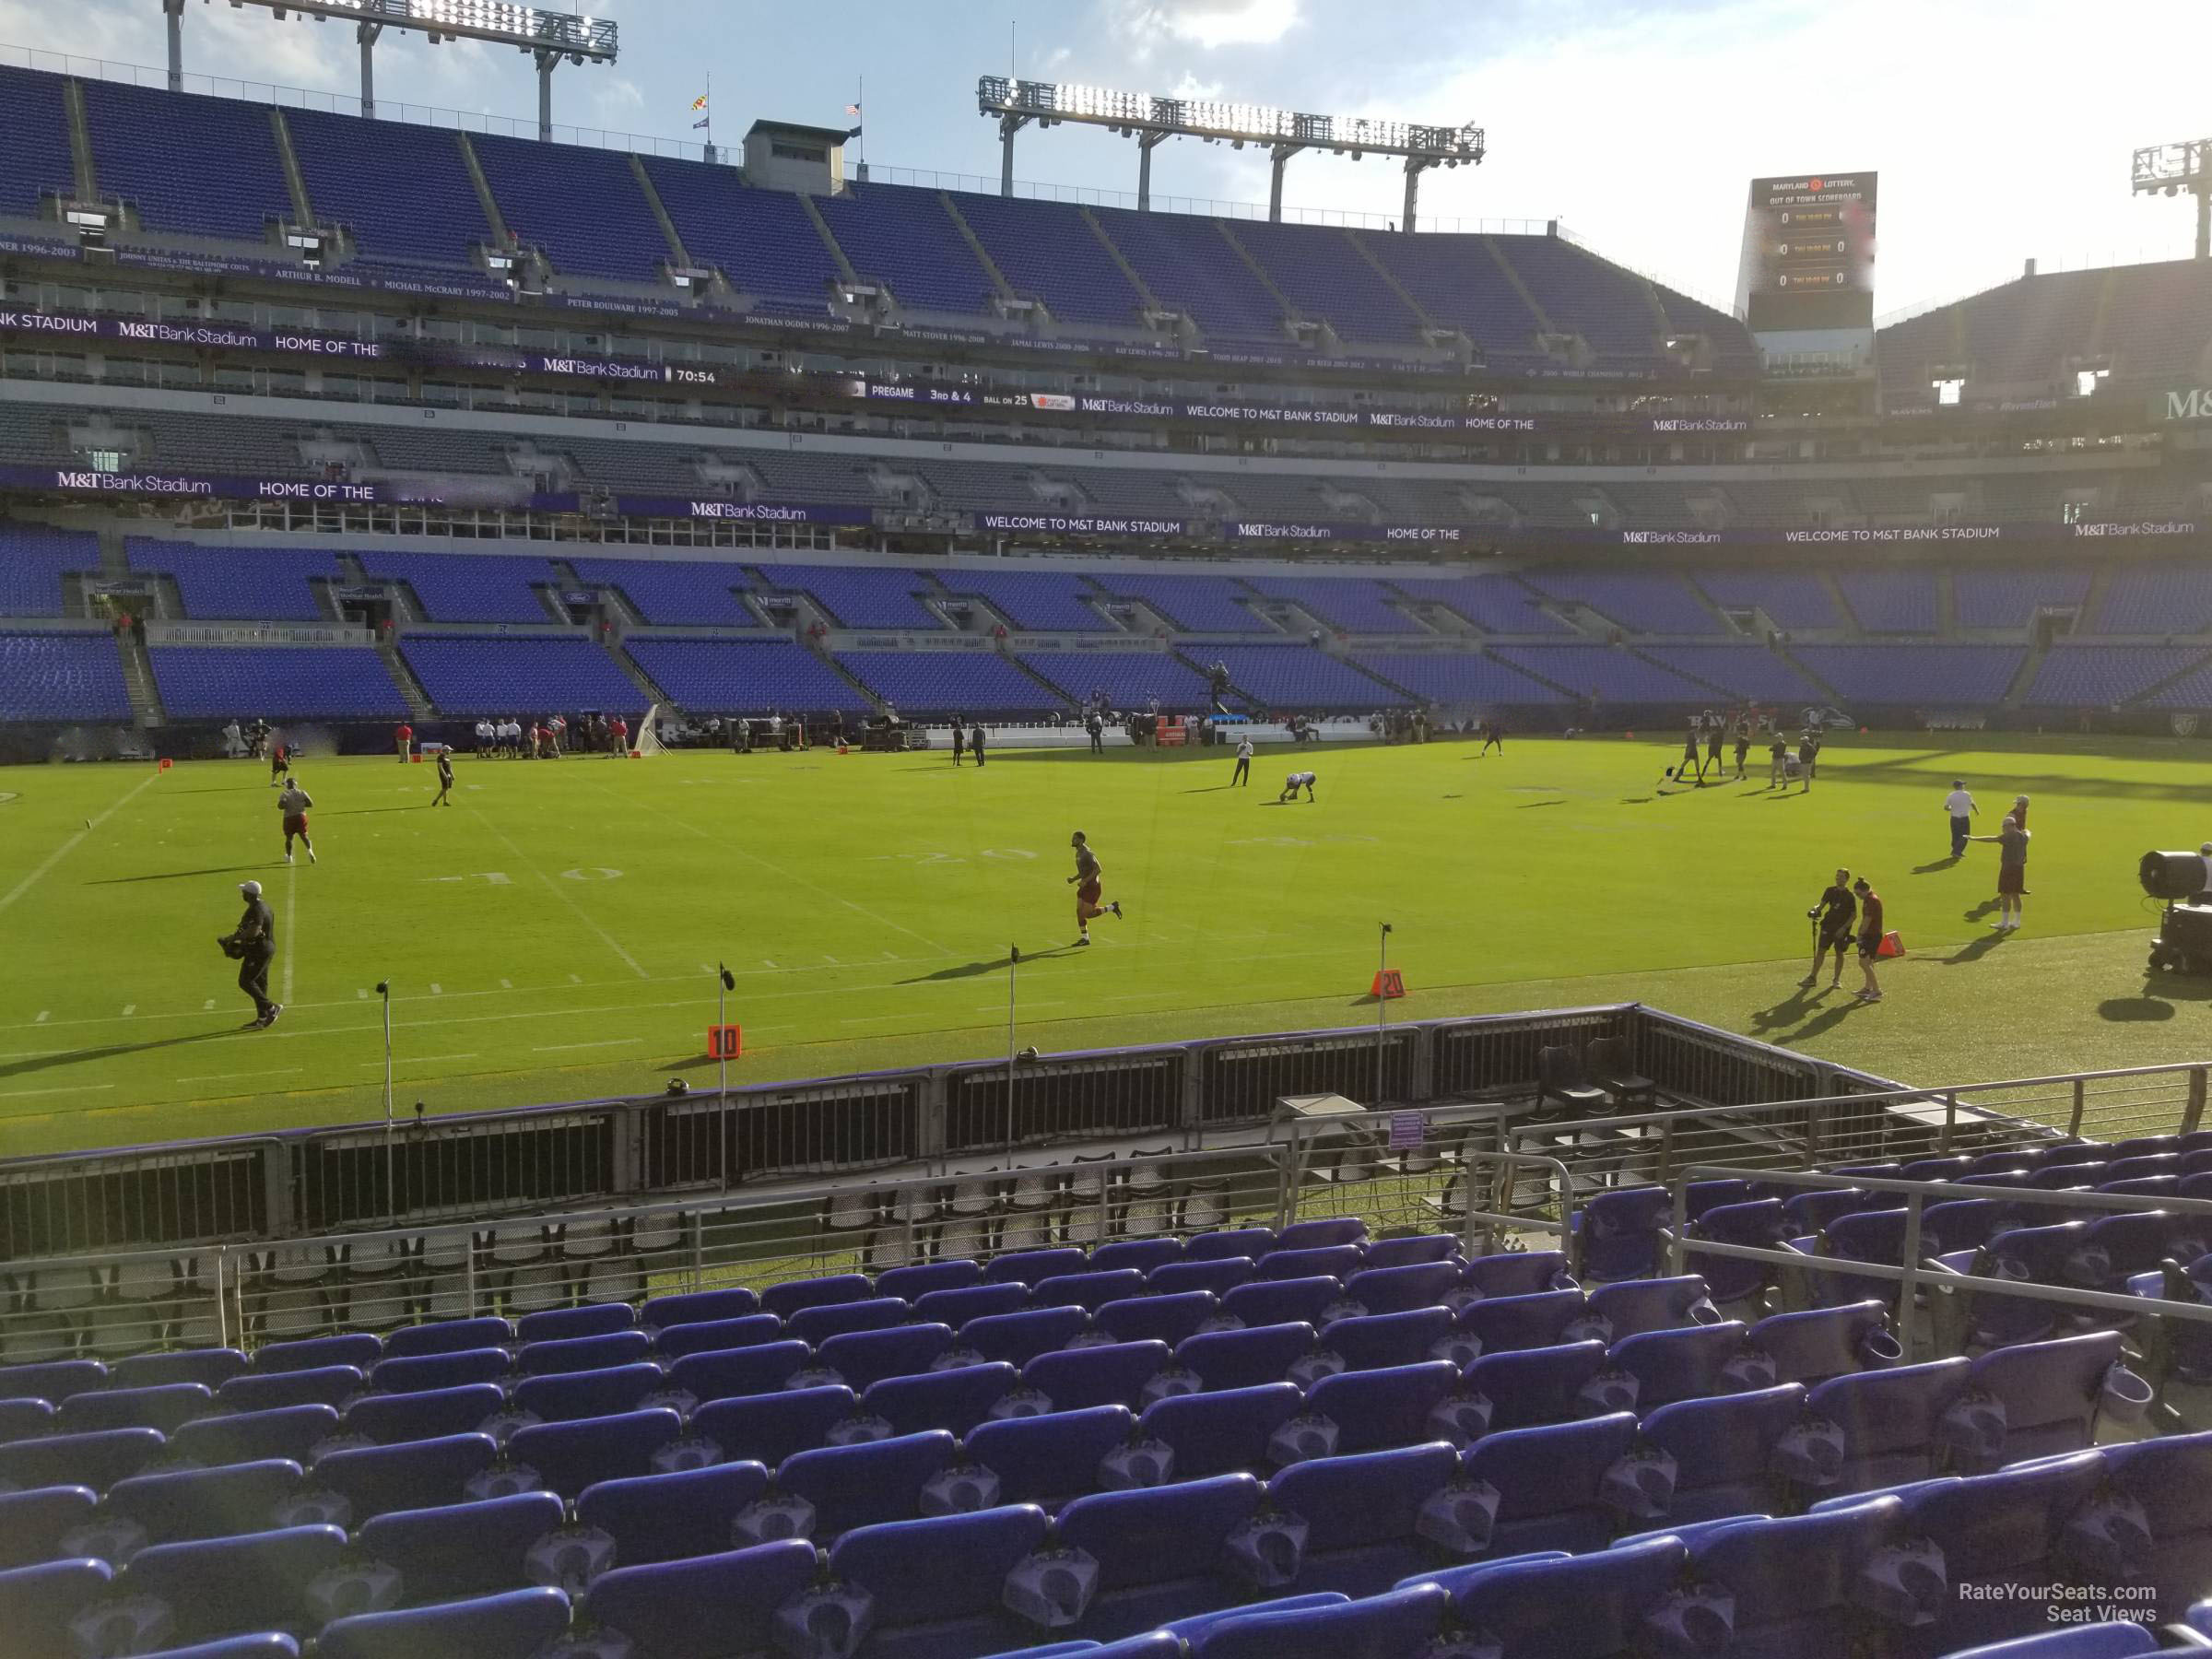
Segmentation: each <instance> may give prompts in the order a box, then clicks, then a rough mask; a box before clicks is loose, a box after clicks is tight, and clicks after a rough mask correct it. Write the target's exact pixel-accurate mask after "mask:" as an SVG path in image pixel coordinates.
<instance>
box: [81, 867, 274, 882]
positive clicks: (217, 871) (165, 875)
mask: <svg viewBox="0 0 2212 1659" xmlns="http://www.w3.org/2000/svg"><path fill="white" fill-rule="evenodd" d="M268 867H269V866H268V865H265V864H250V865H216V866H215V867H214V868H213V869H210V870H163V871H161V872H159V874H157V875H152V876H103V877H100V879H99V880H98V881H88V882H86V883H85V885H86V886H87V887H117V886H121V885H123V884H124V883H126V882H133V881H185V880H188V879H190V878H191V877H194V876H235V875H237V874H238V872H239V871H241V870H265V869H267V868H268Z"/></svg>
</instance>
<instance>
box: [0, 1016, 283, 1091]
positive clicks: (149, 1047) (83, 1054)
mask: <svg viewBox="0 0 2212 1659" xmlns="http://www.w3.org/2000/svg"><path fill="white" fill-rule="evenodd" d="M245 1029H246V1028H245V1027H244V1026H243V1024H240V1025H235V1026H223V1027H221V1028H219V1029H218V1030H212V1031H192V1032H188V1033H186V1034H185V1035H184V1036H182V1037H158V1038H156V1039H155V1040H154V1041H151V1042H109V1043H102V1044H101V1045H100V1047H98V1048H87V1049H68V1050H65V1052H63V1053H58V1054H34V1055H32V1056H31V1057H30V1058H29V1059H28V1060H18V1061H16V1062H14V1063H13V1064H12V1065H0V1078H6V1077H30V1076H32V1075H33V1074H35V1073H38V1072H44V1071H54V1070H56V1069H58V1068H60V1067H62V1066H65V1065H87V1064H88V1063H89V1062H91V1061H95V1060H113V1059H117V1058H120V1057H121V1056H123V1055H124V1054H145V1053H152V1052H154V1051H155V1050H157V1049H168V1048H177V1047H180V1046H182V1045H183V1044H185V1043H188V1042H206V1041H209V1040H210V1039H211V1038H216V1037H233V1036H237V1035H238V1034H240V1033H241V1031H243V1030H245Z"/></svg>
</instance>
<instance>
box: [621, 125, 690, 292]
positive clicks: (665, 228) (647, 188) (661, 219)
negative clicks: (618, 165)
mask: <svg viewBox="0 0 2212 1659" xmlns="http://www.w3.org/2000/svg"><path fill="white" fill-rule="evenodd" d="M629 171H630V176H631V177H632V178H634V179H636V180H637V182H638V191H639V194H641V195H643V196H644V198H645V205H646V206H648V207H650V208H652V209H653V220H654V222H655V223H657V224H658V225H659V226H660V228H661V234H662V235H663V236H665V237H666V238H667V239H668V251H669V253H670V254H671V255H673V258H674V263H675V264H677V265H682V266H685V267H687V268H688V267H689V265H690V264H691V254H690V252H689V250H688V249H687V248H686V247H685V246H684V239H683V238H682V237H681V236H680V235H678V234H677V229H676V220H674V219H673V218H669V216H668V208H667V205H666V204H665V203H664V202H663V201H662V200H661V193H660V192H659V191H657V190H655V189H654V188H653V175H652V174H651V173H649V172H647V171H645V162H644V159H642V158H641V157H640V156H638V155H636V154H634V153H633V154H632V155H631V156H630V158H629Z"/></svg>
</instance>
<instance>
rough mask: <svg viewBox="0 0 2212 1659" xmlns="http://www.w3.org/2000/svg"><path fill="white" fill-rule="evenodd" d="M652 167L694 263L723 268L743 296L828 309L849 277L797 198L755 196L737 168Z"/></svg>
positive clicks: (652, 163) (664, 161)
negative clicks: (835, 286) (833, 291)
mask: <svg viewBox="0 0 2212 1659" xmlns="http://www.w3.org/2000/svg"><path fill="white" fill-rule="evenodd" d="M644 161H645V171H646V175H647V176H648V177H649V178H651V179H652V180H653V189H654V190H655V191H656V192H657V193H658V194H659V195H660V198H661V206H663V207H665V208H666V209H667V211H668V218H669V222H670V223H672V224H673V225H675V227H676V233H677V236H678V237H679V238H681V239H682V241H683V244H684V251H685V252H686V253H688V254H690V256H691V258H692V260H693V261H694V263H697V264H700V265H717V266H720V267H721V269H722V270H723V271H724V273H725V274H726V275H727V276H728V277H729V279H730V281H731V283H732V284H733V285H734V286H735V287H736V288H738V289H739V290H740V291H741V292H744V293H747V294H753V295H758V296H759V297H760V298H762V299H765V300H780V301H783V302H785V303H788V304H792V305H797V306H804V307H809V308H811V309H813V310H815V311H821V310H823V309H824V307H825V304H826V302H827V300H828V299H829V296H830V285H831V284H832V283H834V282H836V281H837V280H838V278H839V277H840V276H841V274H842V273H841V272H840V271H839V270H838V268H837V260H836V259H835V257H834V256H833V255H832V254H831V253H830V247H829V244H828V243H826V242H825V241H822V238H821V233H820V232H819V231H818V230H817V229H815V228H814V223H813V221H812V220H811V219H809V218H807V217H806V206H805V205H804V204H803V203H801V202H800V200H799V198H798V197H797V196H795V195H791V194H787V193H785V192H783V191H780V190H750V189H747V187H746V183H745V181H744V179H743V178H741V177H740V176H739V175H738V173H737V171H736V170H735V169H734V168H728V167H710V166H708V165H707V164H706V163H705V162H703V161H678V160H675V159H671V158H669V157H666V156H648V157H646V158H645V159H644Z"/></svg>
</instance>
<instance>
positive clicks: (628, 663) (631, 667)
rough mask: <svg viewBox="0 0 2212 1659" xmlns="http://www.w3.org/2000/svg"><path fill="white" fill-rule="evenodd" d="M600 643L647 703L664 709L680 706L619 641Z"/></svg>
mask: <svg viewBox="0 0 2212 1659" xmlns="http://www.w3.org/2000/svg"><path fill="white" fill-rule="evenodd" d="M600 643H601V645H602V646H604V647H605V649H606V654H607V655H608V656H610V657H613V658H614V659H615V666H616V667H618V668H619V669H621V670H622V672H623V673H625V674H627V675H628V676H629V683H630V684H631V685H633V686H635V687H637V688H638V689H639V690H640V691H641V692H643V693H644V694H645V700H646V702H647V703H648V704H652V703H659V704H660V705H661V706H662V707H663V708H665V709H675V708H680V707H681V706H682V705H681V704H679V703H678V702H677V700H676V699H675V698H673V697H671V696H669V695H668V693H667V692H665V691H664V690H662V689H661V688H660V687H658V686H656V685H654V684H653V676H652V675H650V674H648V673H646V672H645V670H644V669H643V668H641V667H640V666H639V665H638V659H637V658H635V657H633V656H631V655H630V654H629V652H628V651H626V650H625V649H624V648H623V645H622V642H621V641H619V640H603V641H600Z"/></svg>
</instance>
